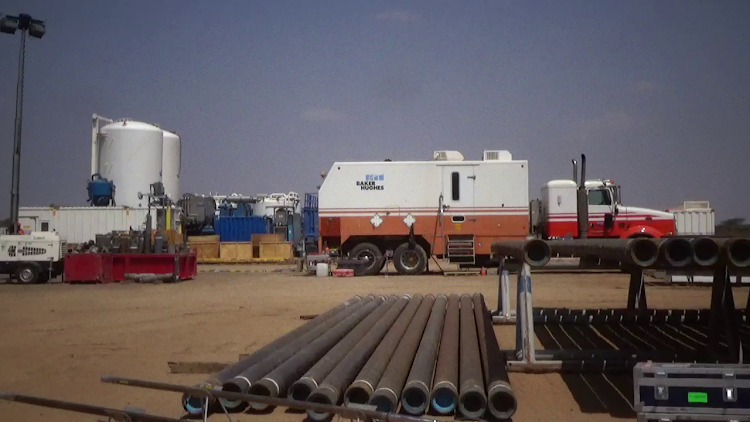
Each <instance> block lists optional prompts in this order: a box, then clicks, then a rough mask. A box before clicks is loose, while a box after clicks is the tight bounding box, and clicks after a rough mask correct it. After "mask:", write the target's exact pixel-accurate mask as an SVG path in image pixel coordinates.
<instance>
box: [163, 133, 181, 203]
mask: <svg viewBox="0 0 750 422" xmlns="http://www.w3.org/2000/svg"><path fill="white" fill-rule="evenodd" d="M163 151H164V152H163V157H162V160H161V162H162V164H161V182H162V183H163V184H164V192H165V193H166V194H167V196H168V197H169V198H170V199H172V200H173V201H177V200H179V199H180V168H181V167H182V140H181V139H180V137H179V136H177V134H175V133H173V132H169V131H166V130H165V131H164V149H163Z"/></svg>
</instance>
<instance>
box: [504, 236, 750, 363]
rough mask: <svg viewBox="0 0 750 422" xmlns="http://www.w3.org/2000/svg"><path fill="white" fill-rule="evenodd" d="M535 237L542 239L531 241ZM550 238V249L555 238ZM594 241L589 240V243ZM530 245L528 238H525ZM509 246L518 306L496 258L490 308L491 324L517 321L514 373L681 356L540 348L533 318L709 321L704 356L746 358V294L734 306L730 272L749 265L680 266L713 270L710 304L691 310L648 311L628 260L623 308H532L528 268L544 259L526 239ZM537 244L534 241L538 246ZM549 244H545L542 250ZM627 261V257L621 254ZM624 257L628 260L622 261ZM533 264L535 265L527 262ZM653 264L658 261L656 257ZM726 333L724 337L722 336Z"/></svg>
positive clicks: (639, 271) (639, 274)
mask: <svg viewBox="0 0 750 422" xmlns="http://www.w3.org/2000/svg"><path fill="white" fill-rule="evenodd" d="M533 242H541V241H539V240H534V241H533ZM550 243H552V245H553V247H552V249H554V248H555V247H554V242H550ZM592 243H593V242H592ZM527 244H528V242H527ZM507 245H512V247H508V248H506V249H504V251H505V252H508V251H510V252H509V253H506V255H507V256H512V257H513V258H516V259H519V260H522V261H523V262H522V263H521V265H520V268H519V269H518V272H517V279H516V285H517V295H516V303H517V311H513V310H512V309H511V305H510V302H511V301H510V275H509V268H508V267H509V266H508V262H506V260H505V259H504V258H502V259H500V263H499V266H498V278H499V283H498V304H497V309H496V310H495V311H493V323H495V324H513V323H515V324H516V344H515V348H514V349H513V350H506V355H507V356H508V362H507V365H508V370H509V371H515V372H560V371H566V372H585V371H595V372H600V371H609V370H625V371H628V370H630V368H632V366H633V365H634V364H635V363H636V362H638V361H644V360H648V359H659V360H666V361H673V360H679V359H680V356H677V355H676V354H675V353H671V352H658V353H654V352H648V351H643V352H640V351H639V352H632V351H620V350H538V349H537V348H536V346H535V339H536V335H535V331H534V324H535V323H546V322H551V323H578V324H590V323H594V324H621V323H638V324H653V323H657V324H658V323H677V324H679V323H689V322H696V323H697V322H701V323H705V322H708V327H709V329H708V332H709V334H708V342H707V345H708V352H709V356H707V357H706V358H707V359H708V360H711V361H716V362H729V363H737V362H740V363H742V362H744V361H745V357H744V353H743V347H742V341H741V338H740V331H741V330H740V327H741V325H742V323H743V322H744V321H745V318H746V315H747V314H750V294H748V301H747V305H746V307H745V309H743V310H739V311H738V310H737V309H736V308H735V304H734V296H733V292H732V287H733V283H731V280H730V277H731V276H732V275H734V276H736V280H737V283H736V285H739V284H740V281H741V277H742V276H743V275H744V276H747V274H748V268H747V267H745V268H737V267H736V266H728V265H726V264H723V263H721V264H720V263H716V264H714V266H712V267H706V268H695V267H693V268H690V267H688V268H683V269H682V270H680V271H681V272H684V273H687V274H690V275H696V274H712V275H713V284H712V295H711V297H712V299H711V307H710V309H695V310H692V309H691V310H661V309H660V310H649V309H648V302H647V296H646V289H645V285H646V283H645V279H644V266H638V265H629V266H628V268H629V272H630V283H629V289H628V297H627V307H626V308H624V309H596V310H568V309H536V310H535V309H534V308H533V300H532V277H531V268H532V266H534V267H541V266H543V265H544V264H546V263H547V262H548V259H539V258H538V259H536V260H534V259H530V258H529V253H528V249H529V248H528V247H527V246H525V245H524V241H521V242H518V241H513V242H505V245H503V246H507ZM537 246H538V245H537ZM549 252H550V249H549V248H547V250H546V255H549ZM623 260H624V261H626V260H625V259H623ZM626 262H627V261H626ZM530 264H533V265H530ZM650 265H651V266H652V267H653V266H654V265H658V264H656V263H655V262H652V263H651V264H650ZM721 334H724V338H723V339H722V338H721ZM721 343H724V344H725V345H726V346H727V347H726V348H725V350H726V352H725V353H719V352H718V350H720V349H721Z"/></svg>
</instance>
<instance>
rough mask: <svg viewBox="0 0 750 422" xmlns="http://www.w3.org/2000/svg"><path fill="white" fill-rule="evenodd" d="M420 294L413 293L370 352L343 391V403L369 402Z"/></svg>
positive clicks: (417, 302)
mask: <svg viewBox="0 0 750 422" xmlns="http://www.w3.org/2000/svg"><path fill="white" fill-rule="evenodd" d="M422 300H423V297H422V295H419V294H417V295H414V296H413V297H412V298H411V300H410V301H409V304H408V305H407V306H406V308H405V309H404V311H403V312H402V313H401V315H399V317H398V319H397V320H396V322H395V323H393V326H391V328H390V329H389V330H388V334H386V335H385V337H383V340H382V341H381V342H380V344H379V345H378V346H377V348H376V349H375V351H374V352H373V353H372V355H371V356H370V358H369V359H368V360H367V363H366V364H365V366H364V367H363V368H362V370H361V371H359V374H357V376H356V378H355V381H354V382H353V383H352V384H351V385H350V386H349V387H348V388H347V389H346V391H345V392H344V404H345V405H347V406H349V405H351V404H361V405H364V404H367V403H369V402H370V398H371V397H372V393H374V392H375V386H376V385H378V382H380V378H381V377H382V376H383V372H384V371H385V368H386V366H388V362H390V361H391V357H392V356H393V353H394V352H395V351H396V347H397V346H398V344H399V342H400V341H401V339H402V338H403V337H404V334H405V333H406V329H407V328H408V327H409V324H410V323H411V321H412V319H414V314H416V313H417V309H419V306H420V305H421V303H422Z"/></svg>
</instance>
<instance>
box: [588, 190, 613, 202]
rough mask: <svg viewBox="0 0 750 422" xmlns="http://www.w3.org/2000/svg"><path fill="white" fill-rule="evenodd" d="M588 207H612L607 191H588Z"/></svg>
mask: <svg viewBox="0 0 750 422" xmlns="http://www.w3.org/2000/svg"><path fill="white" fill-rule="evenodd" d="M589 205H612V198H611V197H610V196H609V190H607V189H592V190H590V191H589Z"/></svg>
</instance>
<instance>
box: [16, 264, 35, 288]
mask: <svg viewBox="0 0 750 422" xmlns="http://www.w3.org/2000/svg"><path fill="white" fill-rule="evenodd" d="M16 280H17V281H18V282H19V283H21V284H36V283H38V282H39V268H37V267H36V266H35V265H29V264H26V265H19V266H18V268H16Z"/></svg>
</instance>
